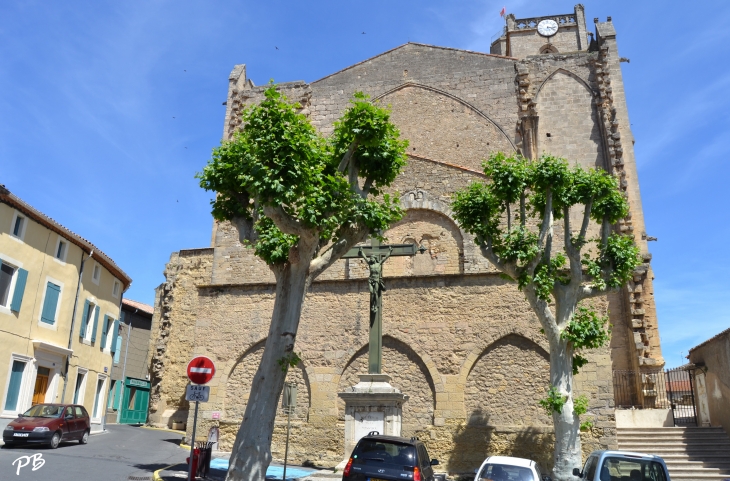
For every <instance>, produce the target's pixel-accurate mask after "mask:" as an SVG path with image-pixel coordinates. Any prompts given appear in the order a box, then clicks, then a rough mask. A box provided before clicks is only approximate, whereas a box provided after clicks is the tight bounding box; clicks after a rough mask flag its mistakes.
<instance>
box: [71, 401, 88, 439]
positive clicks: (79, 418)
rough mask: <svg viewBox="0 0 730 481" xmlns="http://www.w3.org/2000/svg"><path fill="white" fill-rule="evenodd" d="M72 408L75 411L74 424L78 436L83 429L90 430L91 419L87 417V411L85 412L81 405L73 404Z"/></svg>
mask: <svg viewBox="0 0 730 481" xmlns="http://www.w3.org/2000/svg"><path fill="white" fill-rule="evenodd" d="M74 410H75V411H76V423H77V424H76V426H77V428H78V436H79V438H80V437H81V436H83V435H84V432H85V431H88V430H91V420H90V419H89V413H87V412H86V409H84V408H83V406H74Z"/></svg>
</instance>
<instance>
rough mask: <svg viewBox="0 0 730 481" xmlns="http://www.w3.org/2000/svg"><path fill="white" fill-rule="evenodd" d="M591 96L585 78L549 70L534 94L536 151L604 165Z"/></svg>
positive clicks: (561, 71)
mask: <svg viewBox="0 0 730 481" xmlns="http://www.w3.org/2000/svg"><path fill="white" fill-rule="evenodd" d="M594 97H595V95H594V92H593V90H591V88H590V86H589V85H588V84H587V83H586V81H585V80H583V79H582V78H580V77H578V76H577V75H576V74H574V73H573V72H569V71H568V70H563V69H558V70H556V71H555V72H553V73H552V74H550V76H548V78H547V79H546V80H545V81H544V82H543V83H542V85H540V88H539V90H538V92H537V95H536V103H537V112H538V115H539V116H540V121H539V126H538V128H539V130H538V134H537V139H538V150H537V151H538V152H539V153H542V152H547V153H550V154H553V155H557V156H560V157H565V158H566V159H568V162H570V163H571V164H572V163H575V162H578V163H579V164H580V165H582V166H583V167H601V168H605V161H604V154H603V151H604V149H603V145H602V144H603V140H602V137H601V129H600V122H599V118H598V112H597V109H596V106H595V105H594Z"/></svg>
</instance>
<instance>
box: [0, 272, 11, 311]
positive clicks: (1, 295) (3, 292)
mask: <svg viewBox="0 0 730 481" xmlns="http://www.w3.org/2000/svg"><path fill="white" fill-rule="evenodd" d="M14 277H15V269H13V266H11V265H9V264H5V263H4V262H3V263H2V266H0V306H3V307H10V306H8V303H9V302H10V287H11V286H12V284H13V278H14Z"/></svg>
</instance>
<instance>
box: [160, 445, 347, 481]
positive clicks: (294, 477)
mask: <svg viewBox="0 0 730 481" xmlns="http://www.w3.org/2000/svg"><path fill="white" fill-rule="evenodd" d="M230 455H231V453H226V452H222V451H215V452H213V459H212V460H211V462H210V472H209V473H208V476H207V477H206V478H205V479H207V480H212V481H224V480H225V478H226V473H227V472H228V460H229V458H230ZM283 474H284V466H283V465H280V464H271V465H270V466H269V469H267V470H266V479H270V480H277V479H278V480H281V479H282V476H283ZM187 475H188V465H187V464H186V463H180V464H176V465H174V466H170V467H167V468H165V469H161V470H159V471H156V472H155V473H154V477H153V479H154V481H180V480H181V479H187ZM340 478H342V474H341V473H333V472H332V471H331V470H327V469H314V468H305V467H302V466H292V465H287V467H286V481H299V480H302V481H304V480H306V481H325V480H326V481H334V480H336V479H340Z"/></svg>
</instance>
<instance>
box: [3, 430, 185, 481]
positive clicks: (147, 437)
mask: <svg viewBox="0 0 730 481" xmlns="http://www.w3.org/2000/svg"><path fill="white" fill-rule="evenodd" d="M107 429H108V433H106V434H97V435H94V436H91V438H90V439H89V444H87V445H85V446H82V445H79V444H78V443H77V442H71V443H63V444H61V445H60V446H59V447H58V449H49V448H46V447H41V446H23V447H13V448H8V447H7V446H3V448H2V449H0V479H2V480H4V481H5V480H15V479H17V480H22V481H25V480H44V481H46V480H49V479H52V480H54V481H78V480H80V479H88V480H105V481H106V480H108V481H127V480H128V479H130V476H133V478H132V479H134V478H137V477H141V478H142V479H152V472H153V471H155V470H157V469H160V468H163V467H166V466H169V465H171V464H174V463H179V462H184V461H185V457H186V456H187V453H186V452H185V451H184V450H183V449H180V447H178V443H179V441H180V438H181V435H180V434H176V433H172V432H169V431H158V430H153V429H145V428H138V427H134V426H125V425H109V426H107ZM34 455H35V459H34V458H33V456H34ZM39 455H40V456H39ZM24 456H27V457H28V458H23V457H24ZM19 458H21V459H20V460H18V459H19ZM16 460H18V461H16ZM40 460H42V461H44V463H41V462H40ZM34 461H35V464H36V465H37V466H39V468H38V469H37V470H36V471H33V464H34ZM13 462H15V464H13ZM19 464H27V465H26V466H25V467H23V468H20V472H19V473H18V474H16V472H17V469H18V465H19ZM145 475H146V477H145Z"/></svg>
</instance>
